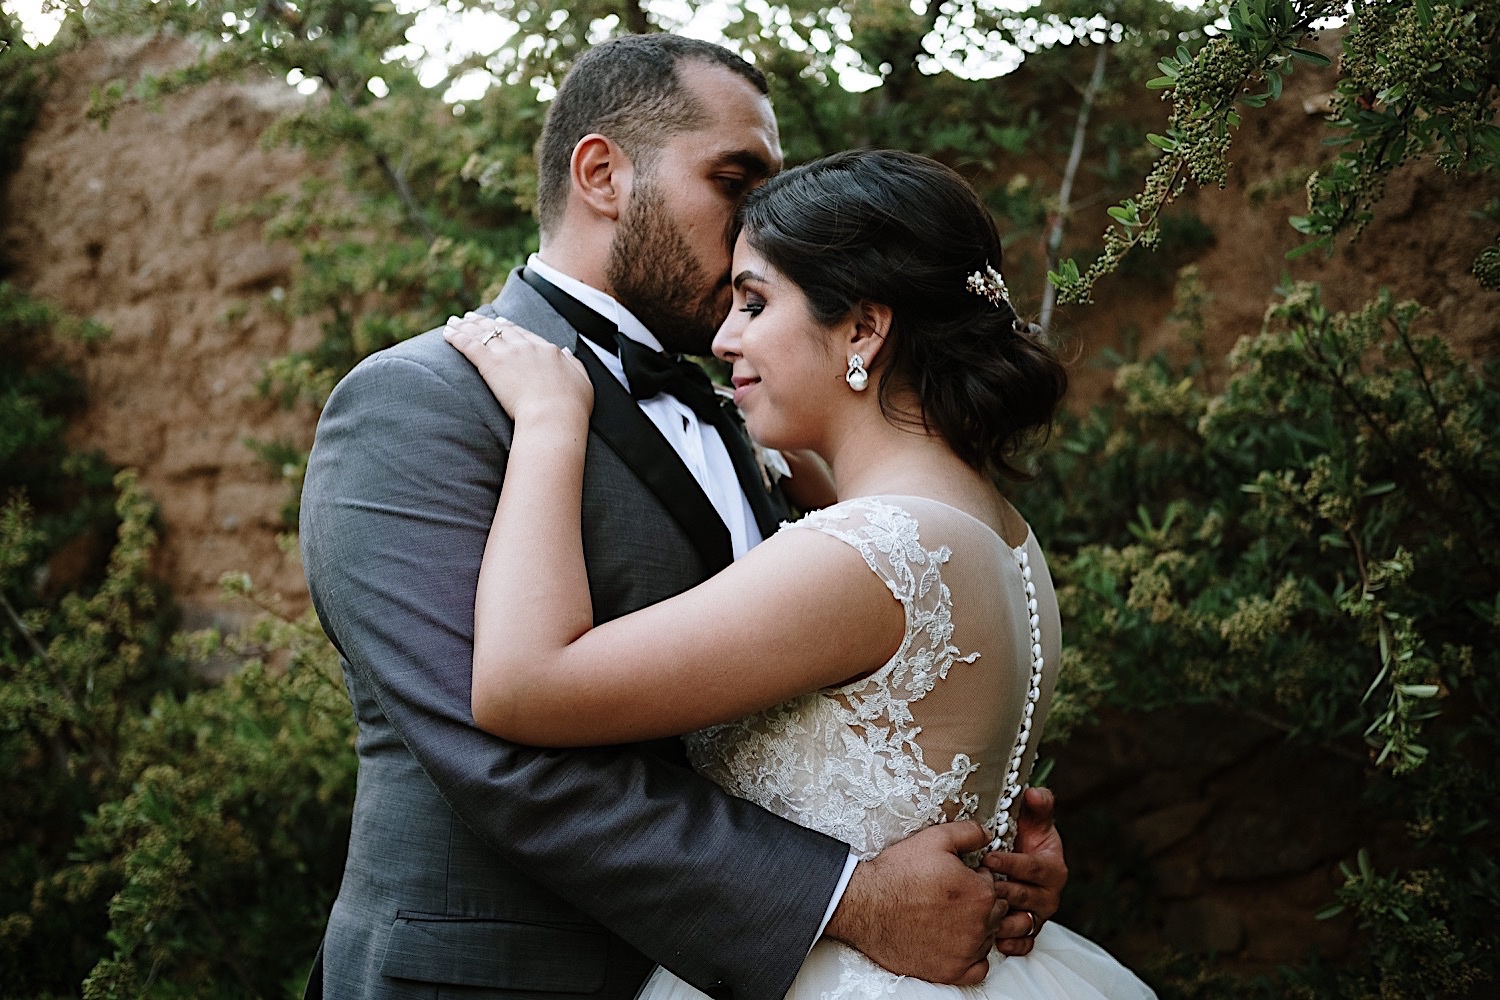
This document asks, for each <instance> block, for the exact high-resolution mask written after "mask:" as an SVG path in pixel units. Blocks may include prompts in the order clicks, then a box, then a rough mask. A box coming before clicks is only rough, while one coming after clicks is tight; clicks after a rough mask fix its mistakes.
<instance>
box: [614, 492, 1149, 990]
mask: <svg viewBox="0 0 1500 1000" xmlns="http://www.w3.org/2000/svg"><path fill="white" fill-rule="evenodd" d="M782 530H783V531H806V530H811V531H820V532H823V533H825V534H827V535H831V536H833V537H834V538H837V539H839V540H841V541H843V542H845V543H847V544H848V545H850V546H852V547H854V548H855V549H856V550H858V551H859V553H860V555H862V556H863V557H864V560H865V562H866V563H867V564H868V565H869V567H870V569H871V570H872V571H873V572H874V573H875V574H876V575H877V576H879V577H880V579H881V580H882V581H884V582H885V584H886V585H887V586H888V587H889V588H890V591H891V593H892V595H893V596H894V597H895V598H896V600H898V601H900V602H901V604H902V606H903V607H904V609H905V614H906V635H905V638H904V639H903V640H902V643H901V647H900V649H898V650H897V652H896V655H895V656H893V657H892V658H891V659H890V661H889V662H887V663H886V664H885V665H884V666H883V667H881V668H880V669H879V670H877V671H876V672H875V673H873V674H871V675H870V676H869V677H867V678H865V679H863V680H860V681H856V682H854V683H852V684H849V685H846V686H844V687H841V688H836V689H827V690H823V691H818V692H814V693H812V694H807V695H803V696H801V697H799V698H795V699H793V700H791V701H789V702H786V703H785V704H782V705H778V706H776V707H775V708H771V709H768V710H766V711H764V712H760V713H757V714H755V715H752V716H749V717H748V718H745V719H741V720H739V721H736V722H731V723H727V724H725V725H722V726H715V727H713V728H710V729H706V730H703V731H701V732H698V733H695V734H692V735H690V736H689V737H688V738H687V742H688V752H689V755H690V756H691V758H692V761H693V765H694V767H696V768H697V769H698V770H699V771H701V772H702V773H703V774H705V775H707V776H708V777H710V778H712V779H713V780H714V781H715V782H717V783H718V784H720V785H721V786H723V787H724V788H725V789H727V790H728V791H730V792H733V793H734V794H735V795H738V796H741V797H743V798H746V799H749V800H751V801H753V802H756V803H758V804H760V805H762V806H764V807H765V808H767V809H769V810H771V811H772V812H775V813H777V814H778V815H781V816H784V817H786V818H787V819H790V820H793V821H795V822H797V823H799V824H801V825H802V826H806V827H811V828H812V829H815V830H820V831H822V832H823V833H826V834H828V835H830V836H832V837H837V838H838V839H840V840H842V841H844V842H846V843H847V844H849V846H850V848H851V849H852V850H853V851H854V853H855V854H857V855H858V856H859V857H861V858H868V857H873V856H874V855H876V854H877V853H879V852H880V850H881V849H882V848H884V847H885V846H887V845H888V844H892V843H895V842H896V841H898V840H901V839H902V838H903V837H906V836H908V835H910V834H912V833H914V832H915V831H917V830H919V829H921V828H923V827H925V826H929V825H931V824H934V823H942V822H946V821H949V820H956V819H977V820H979V821H980V822H981V823H983V824H984V825H985V826H986V828H987V829H988V830H990V831H991V832H992V833H993V834H994V840H993V842H992V847H997V848H1002V849H1009V848H1010V846H1011V844H1012V842H1013V840H1014V838H1015V832H1014V831H1015V821H1016V815H1017V813H1018V812H1019V810H1020V801H1019V799H1020V794H1019V793H1020V789H1021V788H1022V787H1023V786H1024V784H1025V781H1026V778H1027V776H1028V775H1029V774H1030V772H1031V766H1032V763H1033V761H1034V759H1035V755H1036V743H1037V738H1038V737H1039V735H1040V732H1041V724H1042V720H1043V718H1044V717H1045V716H1046V713H1047V706H1048V704H1049V703H1050V701H1051V695H1052V688H1053V685H1054V683H1055V681H1056V676H1057V663H1058V658H1059V653H1060V639H1059V631H1060V630H1059V624H1058V616H1057V600H1056V597H1055V595H1054V594H1053V590H1052V581H1051V578H1050V577H1049V576H1048V574H1047V566H1046V562H1045V560H1044V559H1043V557H1042V553H1041V550H1040V548H1039V547H1038V546H1037V543H1036V540H1035V539H1034V538H1032V537H1031V536H1030V533H1029V531H1028V532H1027V536H1026V539H1025V542H1024V543H1023V544H1022V545H1020V546H1019V547H1014V548H1013V547H1011V546H1010V545H1008V544H1007V543H1006V542H1005V541H1003V540H1002V539H1001V538H1000V536H999V535H997V534H996V533H995V532H994V531H993V530H992V529H991V528H990V527H989V526H988V525H986V524H984V523H983V522H981V521H978V520H976V519H975V518H973V517H971V516H969V515H968V514H966V513H964V512H963V511H960V510H957V509H955V508H953V507H950V506H948V505H946V504H943V503H940V502H938V501H935V500H928V499H924V498H919V497H865V498H860V499H855V500H849V501H845V502H844V503H840V504H836V505H834V506H833V507H829V508H827V509H825V510H822V511H818V512H816V513H814V514H811V515H809V516H807V517H805V518H803V519H802V520H801V521H799V522H797V523H796V524H791V525H785V526H783V528H782ZM858 627H859V625H858V623H850V628H858ZM702 997H703V994H702V993H700V992H698V991H697V990H695V989H694V988H693V987H691V986H689V985H688V984H687V983H685V982H683V981H682V980H680V979H678V978H677V977H676V976H674V975H672V974H671V973H670V972H668V971H667V970H665V969H662V968H658V969H657V970H656V971H655V972H654V973H653V974H652V976H651V979H650V980H649V981H648V982H647V983H646V985H645V986H644V987H643V988H642V990H641V993H640V995H639V997H638V1000H699V998H702ZM787 997H788V1000H846V998H871V1000H873V998H877V997H880V998H895V1000H960V998H962V1000H968V998H973V1000H1011V998H1015V1000H1022V998H1026V1000H1036V998H1056V1000H1089V998H1110V1000H1119V998H1132V997H1143V998H1151V997H1154V994H1153V993H1152V992H1151V990H1150V989H1149V988H1147V987H1146V986H1145V984H1144V983H1142V982H1141V981H1140V980H1139V979H1137V978H1136V977H1135V976H1134V975H1133V974H1132V973H1131V972H1130V971H1129V970H1127V969H1125V967H1124V966H1122V965H1120V963H1119V962H1117V961H1116V960H1115V959H1114V958H1113V957H1111V956H1110V955H1109V954H1108V953H1107V952H1105V951H1104V950H1103V949H1102V948H1100V947H1099V946H1098V945H1095V944H1093V943H1092V942H1090V941H1088V940H1087V939H1085V938H1083V937H1080V936H1079V935H1077V934H1074V933H1073V932H1072V931H1069V930H1068V929H1067V928H1065V927H1062V926H1060V925H1058V924H1056V923H1052V922H1049V923H1047V924H1045V925H1043V927H1042V930H1041V933H1040V934H1039V935H1038V936H1037V941H1036V947H1035V949H1034V950H1033V951H1032V953H1031V954H1030V955H1028V956H1026V957H1025V958H1007V957H1005V956H1002V955H1001V954H1000V953H999V952H991V954H990V972H989V976H988V978H986V980H985V981H984V982H983V983H982V984H980V985H978V986H968V987H956V986H938V985H934V984H931V983H927V982H923V981H922V980H917V979H909V978H904V977H901V976H897V975H894V974H892V973H889V972H887V971H885V970H884V969H882V968H881V967H879V966H878V965H876V964H874V963H873V962H871V961H870V960H869V959H867V958H865V957H864V956H863V955H862V954H860V953H859V952H857V951H855V950H854V949H852V948H848V947H846V946H844V945H842V944H839V943H838V942H835V941H829V940H827V939H824V940H822V941H820V942H818V944H817V945H815V946H814V947H813V949H812V952H811V953H810V954H809V955H808V957H807V961H806V962H805V963H804V964H803V966H802V969H801V971H800V972H799V973H798V975H797V978H796V980H795V981H794V982H793V984H792V988H791V991H790V992H789V993H788V994H787Z"/></svg>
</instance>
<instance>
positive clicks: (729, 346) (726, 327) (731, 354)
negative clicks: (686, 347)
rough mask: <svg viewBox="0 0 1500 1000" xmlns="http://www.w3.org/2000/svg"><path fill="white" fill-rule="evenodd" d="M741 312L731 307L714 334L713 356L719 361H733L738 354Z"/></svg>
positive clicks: (741, 323)
mask: <svg viewBox="0 0 1500 1000" xmlns="http://www.w3.org/2000/svg"><path fill="white" fill-rule="evenodd" d="M742 317H743V314H742V313H741V312H740V311H739V310H737V309H732V310H730V312H729V315H728V316H725V317H724V322H723V323H722V324H720V326H719V332H718V333H716V334H714V343H713V352H714V357H716V358H718V359H719V360H720V361H729V362H733V361H734V359H735V358H737V357H739V356H740V327H741V326H742V325H743V322H742Z"/></svg>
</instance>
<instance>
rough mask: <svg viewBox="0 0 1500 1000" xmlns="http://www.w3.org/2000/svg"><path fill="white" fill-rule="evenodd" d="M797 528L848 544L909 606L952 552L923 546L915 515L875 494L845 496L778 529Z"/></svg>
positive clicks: (934, 581) (935, 578) (925, 590)
mask: <svg viewBox="0 0 1500 1000" xmlns="http://www.w3.org/2000/svg"><path fill="white" fill-rule="evenodd" d="M798 528H805V529H808V530H811V531H818V532H822V533H823V534H825V535H831V536H832V537H834V538H837V539H838V540H839V541H841V542H844V543H845V544H846V545H849V546H850V547H852V548H853V549H854V550H855V551H857V552H858V553H859V554H860V556H862V557H863V558H864V561H865V564H866V565H867V566H869V567H870V571H871V572H873V573H874V574H875V575H876V576H878V577H879V578H880V579H881V581H882V582H883V583H885V585H886V586H887V587H888V588H889V589H890V591H891V593H892V594H893V595H895V596H896V598H897V599H898V600H900V601H901V602H902V603H903V604H906V605H907V606H908V609H910V606H911V601H912V600H913V599H915V598H920V597H925V596H926V595H927V594H928V592H929V591H930V590H931V588H932V587H933V586H934V585H940V581H939V579H938V567H939V566H941V565H942V564H943V563H945V562H947V561H948V558H949V556H950V555H951V553H950V552H949V551H948V549H947V548H946V547H942V548H938V549H936V550H934V551H932V552H928V551H927V550H925V549H924V548H922V541H921V535H920V532H919V531H918V526H917V520H916V518H914V517H912V515H911V514H910V513H908V512H907V511H906V510H904V509H903V508H901V507H898V506H896V505H895V504H892V503H889V502H886V501H884V500H880V499H876V498H873V497H860V498H857V499H854V500H845V501H843V502H842V503H837V504H834V505H833V506H832V507H825V508H823V509H822V510H817V511H813V512H812V513H811V514H808V515H807V516H806V517H804V518H802V520H800V521H787V522H784V523H783V524H782V530H788V529H798Z"/></svg>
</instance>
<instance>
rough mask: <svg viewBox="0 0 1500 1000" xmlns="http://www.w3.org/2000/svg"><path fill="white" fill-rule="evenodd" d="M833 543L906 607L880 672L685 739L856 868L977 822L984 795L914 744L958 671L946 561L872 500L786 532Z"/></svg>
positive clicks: (955, 767) (721, 772)
mask: <svg viewBox="0 0 1500 1000" xmlns="http://www.w3.org/2000/svg"><path fill="white" fill-rule="evenodd" d="M796 529H810V530H816V531H821V532H823V533H825V534H828V535H831V536H833V537H835V538H838V539H840V540H842V541H844V542H846V543H847V544H849V545H850V546H852V547H853V548H854V549H856V550H857V551H858V552H859V553H860V555H861V556H863V557H864V560H865V562H866V564H867V565H868V566H869V567H870V569H871V570H872V571H873V572H874V573H875V574H876V575H877V576H879V577H880V579H881V580H882V581H883V582H884V583H885V584H886V586H887V587H888V588H889V589H890V591H891V593H892V594H893V595H894V596H895V597H896V599H897V600H899V601H900V602H901V605H902V607H903V609H904V611H905V617H906V633H905V636H904V637H903V639H902V642H901V646H900V648H899V649H898V650H897V651H896V654H895V655H894V656H893V657H891V659H890V660H889V661H887V662H886V663H885V664H884V665H883V666H882V667H881V668H880V669H879V670H877V671H875V673H873V674H871V675H870V676H869V677H867V678H865V679H863V680H860V681H856V682H855V683H853V684H850V685H847V686H845V687H843V688H838V689H832V690H827V691H820V692H815V693H813V694H808V695H803V696H801V697H798V698H794V699H792V700H791V701H788V702H785V703H783V704H781V705H778V706H776V707H775V708H771V709H768V710H766V711H764V712H760V713H757V714H756V715H753V716H750V717H748V718H745V719H740V720H737V721H735V722H731V723H726V724H724V725H720V726H715V727H712V728H710V729H706V730H703V731H701V732H699V733H695V734H692V735H690V736H689V737H688V752H689V755H690V756H691V757H692V760H693V764H694V766H696V767H697V768H698V769H699V770H700V771H702V772H703V773H705V774H707V775H708V776H709V777H711V778H713V779H714V780H715V781H717V782H718V783H719V784H720V785H722V786H723V787H725V788H726V789H728V790H729V791H731V792H733V793H734V794H736V795H739V796H741V797H743V798H747V799H750V800H751V801H753V802H756V803H758V804H760V805H762V806H765V807H766V808H768V809H770V810H771V811H773V812H775V813H777V814H779V815H781V816H784V817H786V818H788V819H791V820H793V821H795V822H797V823H799V824H801V825H803V826H807V827H811V828H813V829H816V830H820V831H822V832H823V833H826V834H828V835H830V836H833V837H837V838H839V839H840V840H843V841H844V842H845V843H848V844H849V845H850V846H851V848H852V849H853V850H854V852H855V853H856V854H858V855H859V856H860V857H865V858H869V857H873V856H875V855H876V854H878V853H879V852H880V850H881V849H882V848H884V847H885V846H886V845H887V844H890V843H894V842H896V841H898V840H901V839H903V838H905V837H907V836H909V835H911V834H912V833H915V832H916V831H917V830H919V829H921V828H923V827H926V826H930V825H932V824H934V823H940V822H944V821H947V820H953V819H969V818H972V817H973V816H974V815H975V814H976V813H977V812H978V810H979V796H977V795H974V794H969V793H965V791H964V783H965V781H966V780H967V778H968V777H969V775H971V774H973V773H974V771H975V770H977V769H978V765H977V764H975V763H974V762H972V761H971V760H970V759H969V757H968V755H967V754H957V755H955V756H954V757H953V759H952V760H951V761H949V762H947V763H946V764H945V765H943V770H941V771H939V770H937V769H936V768H934V767H933V766H931V765H929V764H928V762H927V761H926V759H925V758H924V756H923V753H922V747H921V746H920V745H919V744H918V742H917V736H918V734H920V733H921V727H920V726H919V725H917V724H916V722H915V720H914V719H913V717H912V705H913V704H915V703H916V702H918V701H920V700H921V699H922V698H923V697H924V696H926V695H927V694H928V693H929V692H931V691H932V689H933V687H934V686H935V685H936V684H937V683H938V682H939V681H940V680H942V679H943V678H945V677H947V676H948V672H949V671H950V670H951V669H952V668H953V666H954V664H956V663H972V662H974V661H975V660H976V659H977V658H978V656H979V654H978V653H970V654H968V655H964V654H963V653H962V652H961V651H960V650H959V648H958V647H957V646H955V645H954V644H953V642H952V638H953V602H952V597H951V595H950V594H949V592H948V587H947V586H946V585H945V584H944V583H943V580H942V567H943V565H944V563H946V562H947V561H948V559H949V557H950V555H951V552H950V551H949V550H948V549H947V548H946V547H940V548H938V549H935V550H932V551H929V550H927V549H924V548H923V547H922V544H921V540H920V538H919V536H918V531H917V522H916V520H915V519H914V518H913V517H912V516H911V515H910V514H909V513H907V512H906V511H905V510H902V509H901V508H900V507H896V506H894V505H892V504H889V503H886V502H884V501H881V500H877V499H872V498H865V499H860V500H854V501H848V502H846V503H842V504H838V505H836V506H834V507H830V508H828V509H826V510H823V511H819V512H817V513H814V514H810V515H808V516H807V517H806V518H804V519H803V520H801V521H799V522H797V523H796V524H788V525H783V528H782V530H796Z"/></svg>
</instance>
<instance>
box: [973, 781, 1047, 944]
mask: <svg viewBox="0 0 1500 1000" xmlns="http://www.w3.org/2000/svg"><path fill="white" fill-rule="evenodd" d="M1052 806H1053V799H1052V793H1051V792H1049V791H1048V790H1047V789H1045V788H1028V789H1026V791H1025V793H1024V794H1023V796H1022V798H1021V816H1020V822H1019V824H1018V825H1017V827H1016V843H1015V848H1014V850H1012V851H1009V852H1005V851H994V852H992V853H990V854H987V855H985V857H984V862H983V866H984V867H983V869H982V870H984V871H988V872H993V873H994V874H995V875H1003V876H1005V878H1004V880H1003V881H999V882H996V883H995V895H996V896H997V897H998V898H1000V899H1003V900H1005V902H1007V903H1008V904H1010V912H1009V913H1007V914H1006V916H1005V919H1004V920H1002V921H1001V923H1000V930H999V933H998V934H997V935H996V941H995V947H996V948H998V949H999V950H1000V952H1001V953H1002V954H1005V955H1026V954H1029V953H1030V952H1031V949H1032V947H1033V945H1034V940H1035V938H1036V932H1037V931H1038V930H1040V929H1041V926H1042V924H1043V923H1044V922H1045V921H1047V920H1049V919H1050V918H1051V917H1052V915H1053V914H1054V913H1056V912H1057V908H1058V906H1059V905H1060V904H1061V902H1062V890H1063V885H1064V884H1066V883H1067V881H1068V865H1067V861H1066V860H1065V859H1064V858H1063V846H1062V837H1060V836H1059V835H1058V833H1057V827H1056V826H1055V825H1054V824H1053V819H1052ZM1033 915H1034V916H1035V919H1034V920H1033Z"/></svg>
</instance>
